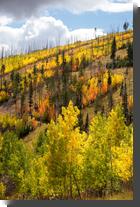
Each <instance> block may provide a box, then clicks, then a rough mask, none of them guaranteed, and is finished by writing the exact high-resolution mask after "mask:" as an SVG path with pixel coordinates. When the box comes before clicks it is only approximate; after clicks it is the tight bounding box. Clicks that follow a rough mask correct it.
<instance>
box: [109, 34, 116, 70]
mask: <svg viewBox="0 0 140 207" xmlns="http://www.w3.org/2000/svg"><path fill="white" fill-rule="evenodd" d="M116 51H117V46H116V38H115V37H114V39H113V42H112V46H111V56H110V58H111V59H112V63H113V68H115V58H116Z"/></svg>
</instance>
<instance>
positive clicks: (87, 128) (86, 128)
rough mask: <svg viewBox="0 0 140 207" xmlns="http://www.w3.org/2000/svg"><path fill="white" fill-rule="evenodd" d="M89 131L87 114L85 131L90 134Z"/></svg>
mask: <svg viewBox="0 0 140 207" xmlns="http://www.w3.org/2000/svg"><path fill="white" fill-rule="evenodd" d="M88 130H89V115H88V113H87V116H86V122H85V131H86V132H87V133H88Z"/></svg>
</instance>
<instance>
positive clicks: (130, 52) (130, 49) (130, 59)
mask: <svg viewBox="0 0 140 207" xmlns="http://www.w3.org/2000/svg"><path fill="white" fill-rule="evenodd" d="M127 59H128V63H129V66H130V67H132V66H133V43H128V48H127Z"/></svg>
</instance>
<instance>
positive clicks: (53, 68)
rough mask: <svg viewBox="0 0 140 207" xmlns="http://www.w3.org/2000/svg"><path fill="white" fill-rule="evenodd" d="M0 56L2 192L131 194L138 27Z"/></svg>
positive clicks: (17, 195)
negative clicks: (136, 36)
mask: <svg viewBox="0 0 140 207" xmlns="http://www.w3.org/2000/svg"><path fill="white" fill-rule="evenodd" d="M4 54H5V51H4V49H3V50H2V52H1V58H0V199H3V200H7V199H10V200H16V199H48V200H55V199H59V200H64V199H65V200H68V199H74V200H79V199H80V200H81V199H82V200H97V199H100V200H102V199H110V200H111V199H116V200H117V199H119V196H121V199H133V30H132V29H129V28H128V23H127V22H126V23H125V24H124V26H123V31H122V32H112V33H108V34H107V35H104V36H101V37H96V38H95V39H91V40H88V41H77V42H74V43H71V44H70V43H69V44H67V45H64V46H57V47H52V48H48V47H47V46H46V47H45V48H44V49H43V50H36V51H30V50H29V51H28V52H27V53H25V54H19V55H12V54H11V55H10V56H5V55H4Z"/></svg>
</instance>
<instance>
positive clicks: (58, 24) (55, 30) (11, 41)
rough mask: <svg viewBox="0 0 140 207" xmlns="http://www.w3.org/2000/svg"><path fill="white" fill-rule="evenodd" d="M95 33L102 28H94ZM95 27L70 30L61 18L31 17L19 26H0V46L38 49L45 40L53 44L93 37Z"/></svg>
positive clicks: (98, 33) (101, 32)
mask: <svg viewBox="0 0 140 207" xmlns="http://www.w3.org/2000/svg"><path fill="white" fill-rule="evenodd" d="M96 35H97V36H98V35H103V30H102V29H97V30H96ZM94 36H95V29H94V28H91V29H86V28H85V29H77V30H73V31H70V30H69V29H68V27H67V26H66V25H64V23H63V22H62V21H61V20H56V19H55V18H53V17H40V18H35V17H31V18H30V19H28V20H27V21H26V22H25V24H24V25H23V26H21V27H20V28H13V27H10V26H0V37H1V38H0V47H5V49H9V50H11V49H12V50H18V51H20V50H21V49H22V50H25V49H27V48H28V47H29V46H30V47H32V48H33V49H39V48H42V47H44V46H46V44H47V42H49V43H50V44H52V45H53V46H55V45H56V44H59V43H60V44H65V43H67V41H68V40H69V41H72V40H87V39H91V38H94Z"/></svg>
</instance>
